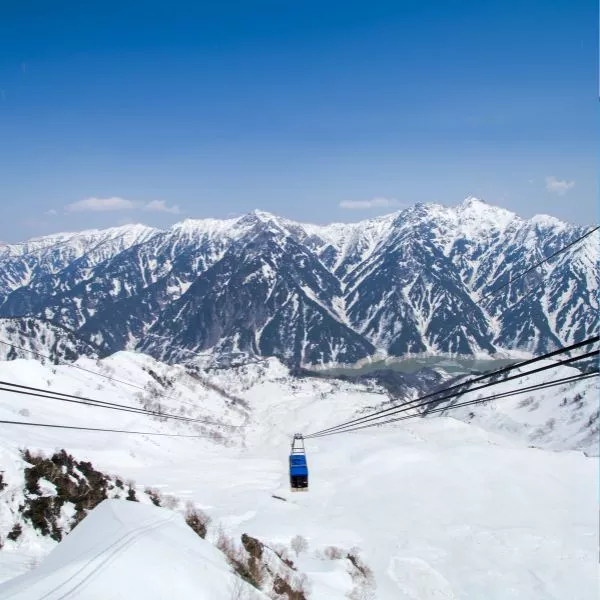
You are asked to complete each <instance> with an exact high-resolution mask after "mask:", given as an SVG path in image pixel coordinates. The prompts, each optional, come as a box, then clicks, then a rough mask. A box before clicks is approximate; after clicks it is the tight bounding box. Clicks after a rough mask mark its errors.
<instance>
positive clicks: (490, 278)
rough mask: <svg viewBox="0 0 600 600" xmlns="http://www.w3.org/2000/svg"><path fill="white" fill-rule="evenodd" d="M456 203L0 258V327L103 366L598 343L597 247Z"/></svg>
mask: <svg viewBox="0 0 600 600" xmlns="http://www.w3.org/2000/svg"><path fill="white" fill-rule="evenodd" d="M585 231H586V229H585V228H583V227H575V226H572V225H569V224H567V223H563V222H561V221H558V220H557V219H554V218H552V217H547V216H538V217H534V218H533V219H529V220H524V219H521V218H520V217H518V216H517V215H515V214H513V213H511V212H509V211H506V210H504V209H501V208H496V207H492V206H489V205H487V204H485V203H484V202H482V201H479V200H476V199H473V198H469V199H467V200H465V202H463V203H462V204H461V205H459V206H457V207H452V208H449V207H444V206H440V205H422V204H420V205H415V206H413V207H410V208H408V209H406V210H403V211H400V212H398V213H395V214H392V215H388V216H386V217H382V218H378V219H372V220H368V221H364V222H361V223H354V224H333V225H328V226H317V225H304V224H300V223H294V222H291V221H289V220H286V219H282V218H279V217H277V216H274V215H271V214H268V213H263V212H260V211H254V212H252V213H250V214H248V215H245V216H243V217H241V218H238V219H231V220H227V221H218V220H212V219H209V220H186V221H184V222H182V223H179V224H177V225H174V226H173V227H172V228H170V229H169V230H166V231H160V230H156V229H151V228H147V227H144V226H141V225H136V226H125V227H119V228H113V229H109V230H106V231H87V232H82V233H80V234H58V235H54V236H48V237H43V238H37V239H35V240H31V241H29V242H25V243H23V244H16V245H4V246H0V317H12V318H14V317H23V316H33V317H37V318H42V319H45V320H47V321H50V322H53V323H58V324H60V325H62V326H64V327H67V328H69V329H70V330H72V331H73V332H74V333H76V334H77V335H78V336H79V337H80V338H81V339H82V340H84V341H86V342H89V343H92V344H94V345H95V346H98V347H99V348H101V351H102V352H103V353H104V354H110V353H112V352H115V351H118V350H122V349H139V350H141V351H143V352H146V353H149V354H151V355H153V356H155V357H156V358H159V359H161V360H167V361H170V362H182V361H189V360H193V359H194V357H195V356H197V354H198V353H205V352H211V353H214V354H216V355H217V356H219V357H231V356H235V355H246V356H247V355H259V356H276V357H279V358H281V359H282V360H284V361H285V362H286V363H287V364H294V365H299V364H325V363H332V362H337V363H353V362H355V361H357V360H359V359H362V358H365V357H367V356H370V355H373V354H374V353H379V354H384V355H385V354H388V355H397V356H401V355H405V354H410V353H423V352H430V353H453V354H478V353H488V354H489V353H494V352H496V351H498V350H504V349H510V350H512V349H518V350H524V351H528V352H543V351H545V350H547V349H550V348H554V347H556V346H557V345H559V344H561V343H565V342H572V341H573V340H578V339H581V338H582V337H584V336H587V335H590V334H591V333H594V332H596V331H597V330H598V319H597V311H598V299H597V291H598V283H599V279H598V270H597V262H598V236H597V235H596V234H594V235H592V236H590V237H588V238H586V240H585V241H583V242H582V243H580V244H578V245H576V246H574V247H573V248H571V249H569V250H568V251H567V252H565V253H564V254H561V255H560V256H558V257H557V258H556V259H553V260H552V261H550V262H549V263H546V264H544V265H543V266H541V267H539V268H538V269H536V270H535V271H532V272H531V273H530V274H529V275H528V276H527V277H524V278H522V279H519V280H518V281H515V282H513V283H511V284H510V285H508V286H507V287H506V288H504V289H503V290H502V291H500V292H497V293H493V294H491V295H489V296H488V294H490V292H493V291H494V290H496V288H497V287H498V286H500V285H503V284H505V283H506V282H508V281H509V279H510V277H511V275H514V274H515V273H519V272H521V271H523V270H525V269H527V268H528V267H530V266H532V265H534V264H535V263H536V262H538V261H539V260H540V259H542V258H543V257H545V256H548V255H549V254H551V253H552V252H554V251H556V250H557V249H559V248H561V247H563V246H565V245H567V244H568V243H569V242H571V241H572V240H574V239H576V238H577V237H579V236H581V235H582V234H583V233H584V232H585Z"/></svg>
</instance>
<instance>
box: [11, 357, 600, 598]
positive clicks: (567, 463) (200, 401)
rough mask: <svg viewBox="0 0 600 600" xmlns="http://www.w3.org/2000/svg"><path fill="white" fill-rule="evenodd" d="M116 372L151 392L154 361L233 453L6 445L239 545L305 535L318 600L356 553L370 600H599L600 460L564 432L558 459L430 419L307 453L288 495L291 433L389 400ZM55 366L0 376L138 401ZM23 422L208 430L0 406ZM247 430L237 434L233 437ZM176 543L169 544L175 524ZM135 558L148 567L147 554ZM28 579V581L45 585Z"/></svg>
mask: <svg viewBox="0 0 600 600" xmlns="http://www.w3.org/2000/svg"><path fill="white" fill-rule="evenodd" d="M89 362H91V361H88V363H89ZM105 363H106V364H108V365H109V366H110V367H111V368H112V369H113V373H112V375H113V376H114V377H118V378H119V379H121V378H126V379H127V380H128V381H132V382H137V383H140V384H141V385H142V386H144V385H148V384H151V383H152V381H154V382H155V383H156V379H154V378H153V377H152V376H151V375H149V374H148V372H147V370H144V367H146V369H147V368H148V366H149V365H151V366H152V369H153V371H154V372H155V374H156V375H158V376H159V377H160V378H162V379H164V380H167V379H169V380H170V379H173V382H172V384H171V386H172V391H171V394H172V395H173V396H174V399H172V400H170V401H169V407H170V409H171V410H173V409H174V408H175V407H176V405H177V404H176V400H190V401H193V400H192V399H193V398H194V397H196V405H197V407H196V409H194V408H192V407H189V408H190V410H191V411H192V413H190V414H194V415H196V416H207V417H210V418H211V419H215V420H219V421H220V422H223V423H224V424H225V425H222V426H221V427H219V428H214V429H217V430H218V431H220V432H223V434H224V435H225V436H226V439H227V441H228V443H226V444H225V443H219V442H218V440H214V439H211V438H210V437H207V438H199V439H192V438H169V437H156V438H152V437H149V436H143V435H138V436H134V435H130V436H123V435H119V434H114V433H95V432H78V431H60V430H46V429H34V428H23V427H18V426H8V425H6V426H4V425H3V426H1V427H2V430H1V431H2V435H1V436H0V447H1V448H3V449H4V450H5V451H6V452H8V453H11V452H12V453H13V454H14V453H16V452H17V449H18V448H19V447H30V448H33V449H39V450H44V451H46V452H51V451H54V450H55V449H56V448H66V449H67V450H68V451H69V452H72V453H73V454H74V455H76V456H77V457H78V458H79V459H86V460H92V461H93V462H94V465H95V466H97V467H99V468H101V469H102V470H104V471H106V472H109V473H110V472H112V473H119V474H120V475H122V476H124V477H127V478H132V479H134V480H135V481H136V482H137V485H138V487H145V486H151V487H159V488H160V489H161V490H162V491H163V492H167V493H171V494H174V495H177V496H179V497H181V498H184V499H191V500H193V501H194V502H195V503H196V504H197V505H198V506H199V507H201V508H203V509H204V510H205V511H206V512H207V513H209V514H210V516H211V517H212V518H213V521H214V523H215V526H216V525H217V524H221V525H223V527H225V529H226V531H228V532H229V533H231V534H232V535H234V536H237V537H239V535H241V534H242V533H248V534H249V535H252V536H254V537H257V538H258V539H260V540H263V541H264V542H266V543H269V544H270V545H272V546H273V545H275V544H286V545H289V543H290V540H291V538H292V537H294V536H295V535H297V534H301V535H303V536H304V537H305V538H306V539H307V540H308V545H309V548H308V551H307V552H305V553H303V554H300V556H299V558H296V557H295V556H294V562H296V564H297V566H298V568H299V570H300V571H301V572H304V573H306V574H307V575H308V578H309V581H310V584H311V587H312V593H311V595H310V596H309V597H310V598H314V599H317V600H329V599H331V600H342V599H344V598H347V597H348V596H347V595H348V594H349V593H351V592H352V590H353V589H355V583H354V582H353V580H352V577H351V576H350V574H349V573H348V572H347V571H346V567H345V566H344V564H343V561H339V560H330V559H327V558H324V557H323V551H324V550H325V548H326V547H328V546H332V545H333V546H338V547H341V548H343V549H345V550H346V551H347V550H348V549H350V548H351V547H353V546H357V547H359V548H360V554H361V556H362V557H363V559H364V561H365V562H366V564H367V565H369V566H370V567H371V568H372V570H373V572H374V574H375V579H376V583H377V588H376V590H375V592H374V595H373V596H371V597H372V598H377V599H378V600H379V599H380V600H414V599H418V600H434V599H435V600H439V599H458V598H460V599H484V598H485V599H486V600H500V599H502V600H505V599H507V598H511V599H523V600H524V599H527V600H531V599H532V598H535V599H536V600H537V599H539V600H555V599H556V598H561V599H562V598H569V599H570V600H591V599H592V598H594V599H595V598H596V597H597V590H598V568H597V549H598V544H599V539H598V514H597V503H596V498H597V497H596V492H597V489H598V472H597V463H596V460H595V459H591V458H588V457H586V456H585V455H584V454H583V453H581V452H578V451H572V450H565V449H564V448H568V447H569V446H568V443H570V440H568V439H566V438H567V437H568V436H565V438H564V439H563V438H556V439H554V440H552V443H553V444H555V448H557V449H558V448H561V446H560V444H559V442H561V443H562V444H563V446H562V449H563V451H560V452H557V451H549V450H546V449H541V448H530V447H529V446H530V442H531V440H530V438H529V436H527V435H525V436H521V435H519V430H516V431H512V432H510V435H505V433H506V432H503V433H501V432H500V429H499V428H497V427H496V425H495V424H494V423H491V424H490V423H489V422H486V421H485V420H484V419H483V417H482V420H481V422H471V423H469V422H465V421H462V420H460V419H457V418H451V417H448V416H443V417H440V416H431V417H428V418H425V419H415V420H412V421H405V422H402V423H399V424H398V425H396V426H393V427H392V426H390V427H387V428H374V429H370V430H365V431H362V432H356V433H348V434H343V435H336V436H331V437H326V438H319V439H314V440H308V441H307V452H308V464H309V470H310V482H309V485H310V490H309V492H308V493H306V494H292V493H290V492H289V489H288V484H287V458H288V457H287V454H288V451H289V444H290V438H291V435H292V434H293V433H295V432H296V431H303V432H309V431H314V430H317V429H321V428H324V427H327V426H331V425H334V424H336V423H339V422H341V421H343V420H346V419H348V418H351V417H352V416H354V415H355V414H356V413H357V411H360V410H361V409H364V408H365V407H366V406H377V405H380V404H381V403H382V402H383V401H384V400H385V399H386V398H385V397H384V396H382V395H381V394H378V393H373V392H372V391H369V390H368V388H366V387H364V386H358V385H352V384H348V383H342V382H336V381H325V380H319V379H294V378H292V377H290V376H289V372H288V370H287V369H286V368H284V367H283V366H282V365H281V364H280V363H278V362H277V361H276V360H269V361H265V362H264V363H262V364H256V365H249V366H245V367H239V368H236V369H226V370H225V369H224V370H220V371H212V372H210V373H204V374H203V377H205V378H209V380H210V384H211V386H212V387H210V386H207V385H206V384H205V383H202V382H195V383H194V384H192V380H193V378H192V377H191V376H190V375H189V374H186V372H185V371H184V370H183V369H182V368H181V367H169V366H167V365H161V364H160V363H157V362H156V361H153V360H152V359H150V358H149V357H145V356H139V355H135V354H130V353H119V354H118V355H117V356H115V357H111V358H110V359H106V361H104V360H103V361H99V364H100V365H103V364H105ZM94 368H97V367H94ZM56 369H57V373H56V375H54V374H53V373H52V368H51V367H49V366H42V365H37V364H35V363H33V362H32V361H14V362H13V363H4V364H0V374H1V375H3V376H4V377H5V378H8V377H9V376H12V377H17V376H18V377H20V378H25V377H27V378H28V382H29V383H30V384H40V383H43V382H44V380H45V379H46V378H47V377H55V378H54V379H53V380H51V383H52V385H53V386H54V387H55V389H59V386H60V390H61V391H67V392H68V391H70V390H73V389H74V388H77V387H78V386H80V387H81V388H82V389H85V390H86V391H87V392H88V393H89V395H93V394H95V395H96V396H97V397H99V398H106V396H105V395H104V394H107V395H109V396H110V397H112V398H118V399H119V400H122V401H125V400H129V401H130V402H134V401H136V400H135V396H132V395H131V392H128V391H127V389H126V388H125V387H124V386H121V385H118V384H116V383H107V382H104V381H100V380H97V379H96V380H94V379H93V376H91V375H88V374H84V373H79V372H77V371H75V370H74V369H69V368H68V367H58V368H56ZM561 374H564V373H561ZM554 377H556V374H555V375H554ZM218 389H220V390H222V391H225V392H226V394H227V396H229V397H233V398H238V399H239V401H238V403H237V404H234V405H233V406H232V405H231V400H230V399H229V400H228V398H227V397H226V396H223V395H221V394H219V393H218V392H217V391H215V390H218ZM186 390H187V391H186ZM595 393H596V389H595V388H591V389H590V390H589V391H586V395H587V394H590V395H591V396H589V397H588V400H589V403H588V404H586V406H589V408H590V410H591V409H592V407H593V398H594V395H593V394H595ZM570 394H573V392H572V391H564V392H561V394H560V396H559V397H560V398H561V401H562V397H563V396H564V395H567V396H568V395H570ZM523 399H524V398H519V397H517V398H516V400H514V399H509V400H507V402H509V404H506V405H505V404H501V405H500V403H499V404H498V405H499V406H502V407H506V408H503V410H506V412H507V413H509V414H513V412H514V411H513V412H511V409H510V407H511V406H512V404H511V403H513V402H519V401H520V400H523ZM164 401H165V402H167V400H166V399H165V400H164ZM540 404H541V402H540ZM559 404H560V402H559ZM246 405H247V407H248V408H247V409H246ZM240 407H241V408H240ZM19 410H21V411H23V410H26V411H29V415H25V416H23V415H19V417H18V418H20V419H21V420H26V419H28V418H30V419H31V420H32V421H46V422H65V421H66V420H68V421H70V422H73V423H75V424H77V423H84V422H85V423H87V424H89V423H90V421H91V420H93V423H94V424H95V425H96V426H111V427H114V426H115V425H120V426H122V428H123V429H140V428H142V427H143V428H144V429H143V430H145V431H156V432H162V433H175V432H182V433H193V432H195V431H199V427H198V426H192V425H185V424H180V423H169V422H158V421H156V420H154V419H150V418H148V417H144V416H139V415H131V416H130V415H128V414H127V413H114V414H113V413H111V412H110V411H102V410H99V409H96V408H90V407H68V408H65V407H64V406H62V405H60V406H55V405H50V404H48V403H47V402H46V401H43V400H40V399H37V400H36V399H29V398H22V399H21V398H20V399H17V398H16V397H14V396H12V395H10V396H9V395H8V394H6V393H1V394H0V419H8V418H12V419H15V418H16V417H17V415H18V412H19ZM486 410H487V407H486ZM548 410H549V411H550V410H551V409H548ZM586 410H587V409H586ZM540 414H541V413H540ZM547 414H548V413H544V416H543V418H546V416H547ZM582 418H584V417H583V416H582ZM542 420H543V419H542ZM238 425H239V426H241V428H240V429H234V428H233V427H232V426H238ZM227 426H229V427H227ZM559 426H562V424H561V423H560V422H559V421H557V428H558V427H559ZM197 427H198V429H196V428H197ZM212 429H213V428H209V427H207V431H210V430H212ZM274 496H278V498H276V497H274ZM0 501H1V500H0ZM141 509H145V507H141ZM88 518H89V517H88ZM83 524H85V521H84V522H83V523H82V525H80V527H81V526H83ZM129 525H130V523H129V522H128V525H127V526H129ZM77 531H78V530H77V529H75V531H74V532H73V533H72V534H71V535H70V536H69V537H68V538H67V540H68V539H70V538H71V539H72V536H73V535H75V533H77ZM82 531H83V530H82ZM165 531H171V530H170V526H168V527H167V528H166V529H165ZM153 535H154V534H153ZM156 535H157V536H161V540H160V541H159V540H158V539H157V540H156V541H152V542H151V543H152V544H156V546H152V547H156V548H158V549H157V552H158V553H159V554H160V553H162V552H170V550H166V548H170V546H169V544H170V542H169V540H166V539H163V537H162V536H163V533H160V532H158V533H157V534H156ZM164 535H165V536H166V535H167V534H166V533H165V534H164ZM168 535H171V534H170V533H169V534H168ZM178 535H179V534H178V533H177V534H176V533H173V536H174V539H180V538H177V536H178ZM191 552H193V553H196V550H192V551H191ZM198 552H200V551H198ZM160 555H161V556H164V555H163V554H160ZM195 555H196V556H200V554H195ZM35 556H39V553H38V554H36V553H35V552H33V550H32V547H31V545H29V546H27V547H19V546H18V544H12V543H8V544H6V545H5V548H4V549H3V550H2V551H0V567H3V568H4V572H5V573H6V572H7V571H8V570H9V569H10V570H11V573H12V574H13V575H17V574H19V573H24V572H25V571H26V570H27V568H28V565H29V561H30V560H31V559H32V558H33V557H35ZM59 556H60V554H59ZM128 556H129V554H128ZM130 556H131V559H129V558H128V559H127V560H131V561H134V562H135V558H134V557H135V556H136V554H135V553H132V554H131V555H130ZM144 556H145V555H144ZM177 556H178V555H177ZM138 557H139V559H140V562H141V558H142V555H138ZM19 561H20V562H19ZM51 564H52V563H51ZM61 564H62V563H61ZM153 564H154V563H153ZM172 564H173V565H176V564H177V563H176V562H173V563H172ZM181 564H185V565H188V564H189V563H187V562H185V563H181ZM194 564H195V563H194ZM138 568H139V566H138V565H137V564H133V563H131V569H133V570H134V571H135V572H140V571H136V569H138ZM158 568H159V567H157V569H158ZM173 568H175V567H173ZM190 568H191V567H190ZM215 568H216V567H215ZM111 569H112V570H111ZM217 570H218V569H217ZM35 573H36V571H35V570H34V571H31V573H30V574H29V575H26V577H27V578H29V577H37V575H35ZM119 573H120V571H119V566H118V565H116V563H112V567H111V568H108V569H107V570H106V571H105V572H104V574H102V576H101V577H102V579H101V580H102V581H109V580H111V578H113V577H114V578H118V577H119ZM157 573H158V571H157ZM215 573H216V571H215ZM143 574H144V575H143V576H144V578H146V579H148V581H151V580H152V575H153V569H147V568H146V569H145V570H144V571H143ZM215 577H218V578H221V575H218V574H215ZM219 580H220V579H219ZM23 581H31V582H33V581H34V579H24V580H23ZM40 585H41V584H40ZM157 585H158V584H157ZM44 590H45V591H49V590H50V586H49V585H48V587H45V588H44ZM2 592H4V589H3V588H1V587H0V598H4V597H5V596H3V594H2ZM171 596H172V595H170V597H171ZM72 597H80V598H86V597H88V596H86V595H85V594H83V593H81V594H80V595H77V594H74V595H73V596H72ZM147 597H160V596H152V595H148V596H147ZM182 597H186V596H182ZM214 597H215V598H218V597H219V596H214ZM367 597H368V596H367Z"/></svg>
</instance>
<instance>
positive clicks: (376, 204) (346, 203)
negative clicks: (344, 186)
mask: <svg viewBox="0 0 600 600" xmlns="http://www.w3.org/2000/svg"><path fill="white" fill-rule="evenodd" d="M339 206H340V208H347V209H349V210H369V209H371V208H391V207H394V206H403V205H402V203H401V202H399V201H398V200H396V199H395V198H372V199H371V200H342V201H341V202H340V204H339Z"/></svg>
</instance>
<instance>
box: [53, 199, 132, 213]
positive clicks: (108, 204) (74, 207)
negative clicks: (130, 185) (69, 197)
mask: <svg viewBox="0 0 600 600" xmlns="http://www.w3.org/2000/svg"><path fill="white" fill-rule="evenodd" d="M135 207H136V205H135V203H134V202H132V201H131V200H125V198H119V197H117V196H114V197H112V198H85V200H79V202H73V203H72V204H68V205H67V206H66V207H65V210H66V211H67V212H111V211H118V210H131V209H132V208H135Z"/></svg>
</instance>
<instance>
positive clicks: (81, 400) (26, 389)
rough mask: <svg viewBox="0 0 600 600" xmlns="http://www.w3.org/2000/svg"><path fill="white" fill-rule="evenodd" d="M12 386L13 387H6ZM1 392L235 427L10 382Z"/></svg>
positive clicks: (4, 384)
mask: <svg viewBox="0 0 600 600" xmlns="http://www.w3.org/2000/svg"><path fill="white" fill-rule="evenodd" d="M6 386H11V387H6ZM0 392H12V393H14V394H21V395H24V396H34V397H37V398H47V399H48V400H58V401H61V402H71V403H73V404H82V405H85V406H95V407H99V408H107V409H110V410H120V411H124V412H131V413H136V414H142V415H147V416H151V417H159V418H164V419H174V420H177V421H183V422H187V423H202V424H204V425H213V426H217V427H233V428H237V426H229V425H226V424H223V423H218V422H215V421H211V420H208V419H196V418H193V417H185V416H183V415H175V414H172V413H164V412H160V411H155V410H149V409H145V408H142V407H136V406H128V405H126V404H119V403H116V402H107V401H104V400H96V399H93V398H87V397H85V396H76V395H73V394H64V393H62V392H53V391H50V390H44V389H41V388H35V387H30V386H26V385H19V384H16V383H10V382H8V381H0Z"/></svg>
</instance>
